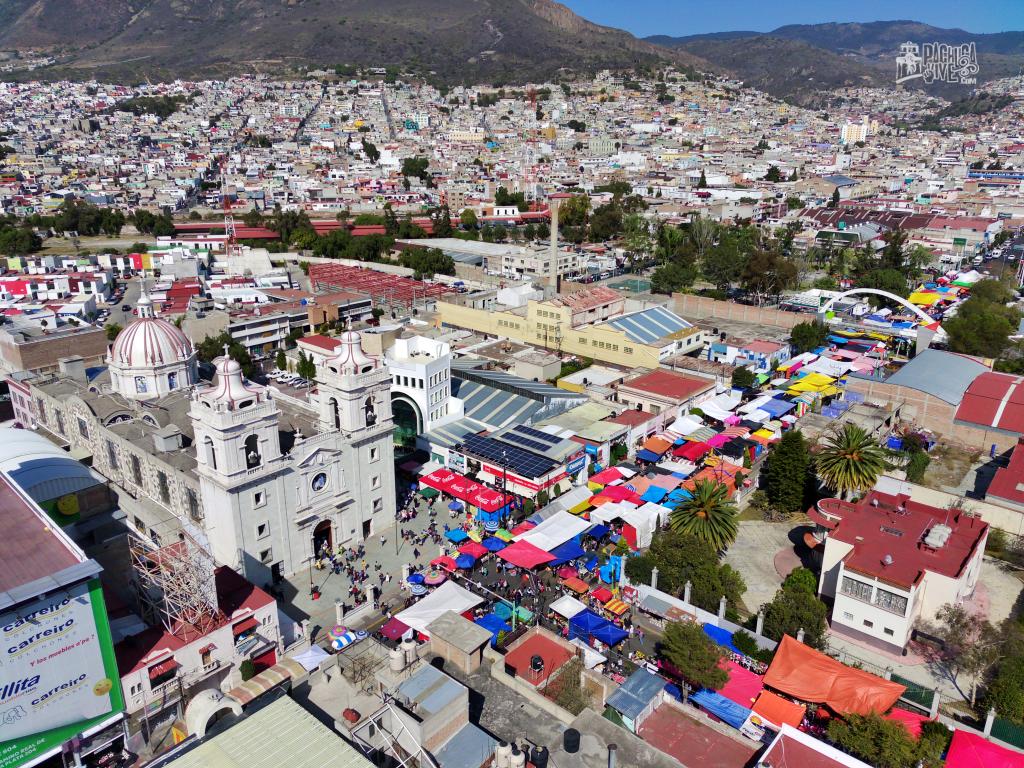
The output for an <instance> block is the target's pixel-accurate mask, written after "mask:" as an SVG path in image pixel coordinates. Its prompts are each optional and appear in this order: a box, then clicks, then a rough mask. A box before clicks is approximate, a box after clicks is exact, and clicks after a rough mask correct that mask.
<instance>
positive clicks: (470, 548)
mask: <svg viewBox="0 0 1024 768" xmlns="http://www.w3.org/2000/svg"><path fill="white" fill-rule="evenodd" d="M459 553H460V554H463V555H472V556H473V557H475V558H476V559H477V560H479V559H480V558H481V557H483V556H484V555H487V554H490V550H489V549H488V548H487V547H485V546H484V545H483V544H478V543H477V542H475V541H467V542H466V543H465V544H463V545H462V546H461V547H459Z"/></svg>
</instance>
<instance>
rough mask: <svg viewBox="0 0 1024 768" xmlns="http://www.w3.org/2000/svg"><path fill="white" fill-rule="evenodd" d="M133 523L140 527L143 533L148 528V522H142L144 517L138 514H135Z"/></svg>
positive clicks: (140, 531)
mask: <svg viewBox="0 0 1024 768" xmlns="http://www.w3.org/2000/svg"><path fill="white" fill-rule="evenodd" d="M132 523H133V524H134V525H135V527H136V528H137V529H138V531H139V533H142V532H143V531H145V530H146V524H145V523H144V522H142V518H141V517H139V516H138V515H136V516H135V518H134V519H133V520H132Z"/></svg>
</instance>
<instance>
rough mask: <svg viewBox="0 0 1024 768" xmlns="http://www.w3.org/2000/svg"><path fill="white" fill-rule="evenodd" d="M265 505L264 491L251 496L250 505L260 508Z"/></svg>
mask: <svg viewBox="0 0 1024 768" xmlns="http://www.w3.org/2000/svg"><path fill="white" fill-rule="evenodd" d="M266 503H267V492H266V491H256V493H254V494H253V495H252V505H253V506H254V507H262V506H263V505H264V504H266Z"/></svg>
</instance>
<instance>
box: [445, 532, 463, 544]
mask: <svg viewBox="0 0 1024 768" xmlns="http://www.w3.org/2000/svg"><path fill="white" fill-rule="evenodd" d="M444 537H445V538H446V539H448V541H450V542H452V543H453V544H458V543H459V542H460V541H465V540H466V539H468V538H469V534H468V533H466V532H465V531H464V530H462V529H461V528H453V529H452V530H450V531H448V532H446V533H445V535H444Z"/></svg>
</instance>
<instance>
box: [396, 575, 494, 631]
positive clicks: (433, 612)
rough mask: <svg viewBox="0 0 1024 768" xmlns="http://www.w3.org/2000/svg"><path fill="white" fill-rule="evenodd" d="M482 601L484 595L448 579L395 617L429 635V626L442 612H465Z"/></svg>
mask: <svg viewBox="0 0 1024 768" xmlns="http://www.w3.org/2000/svg"><path fill="white" fill-rule="evenodd" d="M482 602H484V599H483V598H482V597H478V596H477V595H475V594H473V593H472V592H470V591H469V590H468V589H466V588H465V587H460V586H459V585H458V584H456V583H455V582H453V581H446V582H445V583H444V584H442V585H441V586H440V587H438V588H437V589H435V590H434V591H433V592H431V593H430V594H429V595H427V596H426V597H424V598H423V599H422V600H420V601H419V602H418V603H415V604H413V605H411V606H409V607H408V608H406V609H405V610H404V611H402V612H400V613H398V614H396V615H395V618H396V619H398V620H399V621H401V622H402V623H403V624H405V625H406V626H407V627H409V628H410V629H414V630H416V631H417V632H419V633H420V634H424V635H429V633H428V632H427V627H428V626H429V625H430V623H431V622H433V621H434V619H436V618H438V617H439V616H440V615H441V614H443V613H445V612H446V611H455V612H456V613H465V612H466V611H469V610H472V609H473V608H476V607H477V606H478V605H480V604H481V603H482Z"/></svg>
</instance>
